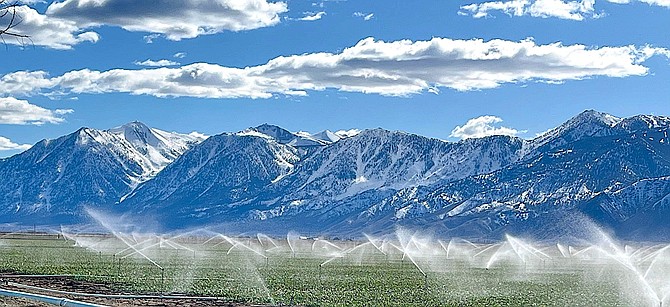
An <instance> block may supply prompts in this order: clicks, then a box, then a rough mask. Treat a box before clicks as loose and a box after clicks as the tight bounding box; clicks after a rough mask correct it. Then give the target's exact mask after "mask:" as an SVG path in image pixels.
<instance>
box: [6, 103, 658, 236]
mask: <svg viewBox="0 0 670 307" xmlns="http://www.w3.org/2000/svg"><path fill="white" fill-rule="evenodd" d="M669 128H670V118H668V117H665V116H652V115H638V116H633V117H629V118H618V117H615V116H612V115H609V114H605V113H601V112H597V111H593V110H587V111H584V112H582V113H580V114H578V115H577V116H575V117H573V118H571V119H569V120H568V121H567V122H565V123H564V124H562V125H560V126H559V127H556V128H554V129H552V130H550V131H548V132H546V133H544V134H542V135H540V136H538V137H536V138H533V139H522V138H518V137H510V136H489V137H484V138H476V139H465V140H462V141H459V142H447V141H443V140H439V139H434V138H427V137H423V136H419V135H415V134H410V133H406V132H400V131H389V130H384V129H370V130H364V131H360V132H358V131H355V132H354V131H350V132H348V133H344V132H340V133H333V132H330V131H324V132H320V133H316V134H309V133H305V132H298V133H293V132H290V131H287V130H285V129H283V128H281V127H278V126H273V125H268V124H264V125H261V126H258V127H252V128H248V129H246V130H243V131H240V132H234V133H222V134H219V135H214V136H210V137H208V138H204V137H202V136H198V135H194V134H191V135H187V134H179V133H169V132H165V131H162V130H158V129H154V128H148V127H146V126H145V125H143V124H142V123H139V122H132V123H129V124H126V125H124V126H121V127H118V128H114V129H110V130H104V131H103V130H95V129H89V128H82V129H80V130H78V131H76V132H74V133H72V134H69V135H66V136H63V137H61V138H58V139H55V140H43V141H41V142H39V143H37V144H35V145H34V146H33V147H32V148H31V149H29V150H27V151H25V152H23V153H21V154H18V155H15V156H12V157H9V158H5V159H2V160H0V176H2V178H3V179H4V180H3V181H2V182H0V222H3V223H13V224H16V225H20V224H33V223H35V221H40V223H39V224H43V225H60V224H83V223H88V222H90V219H89V218H88V215H87V214H86V210H87V209H95V210H99V211H101V212H109V213H112V214H116V215H123V216H128V217H134V218H137V219H144V220H147V219H151V220H153V221H156V224H158V225H160V227H161V228H162V229H161V230H162V231H169V230H179V229H189V228H196V227H216V228H220V229H222V230H225V231H228V232H236V233H255V232H265V233H270V234H282V233H283V234H285V233H286V232H288V231H290V230H294V231H299V232H302V233H308V234H314V235H328V236H331V237H355V236H360V235H361V234H362V233H363V232H365V233H370V234H383V233H389V232H392V231H393V230H394V229H395V228H396V227H397V226H404V227H410V228H417V229H422V230H424V231H430V232H433V233H436V234H437V235H439V236H444V237H456V236H457V237H464V238H476V239H496V238H500V237H501V236H503V235H504V234H505V233H514V234H519V235H524V236H529V237H536V238H540V239H553V238H558V237H565V236H571V237H580V236H583V234H584V233H585V232H589V231H591V230H592V228H591V226H590V225H601V226H602V227H604V228H605V229H607V230H609V231H611V232H613V233H615V234H616V235H617V236H618V237H621V238H626V239H644V240H663V238H667V236H668V235H670V227H669V226H668V225H670V223H669V222H670V214H669V213H670V144H668V142H669V141H670V139H669V138H668V129H669Z"/></svg>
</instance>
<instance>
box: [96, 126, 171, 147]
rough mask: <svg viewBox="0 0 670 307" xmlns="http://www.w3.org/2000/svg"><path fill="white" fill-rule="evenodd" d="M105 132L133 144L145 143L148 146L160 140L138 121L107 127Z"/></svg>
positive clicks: (154, 144)
mask: <svg viewBox="0 0 670 307" xmlns="http://www.w3.org/2000/svg"><path fill="white" fill-rule="evenodd" d="M107 132H109V133H111V134H115V135H117V136H120V137H122V138H124V139H126V140H127V141H128V142H130V143H133V144H147V145H150V146H158V145H159V144H161V140H160V139H159V138H158V137H157V136H156V134H154V132H153V131H152V129H151V128H149V127H148V126H147V125H145V124H144V123H142V122H139V121H132V122H129V123H127V124H125V125H123V126H119V127H116V128H112V129H109V130H107Z"/></svg>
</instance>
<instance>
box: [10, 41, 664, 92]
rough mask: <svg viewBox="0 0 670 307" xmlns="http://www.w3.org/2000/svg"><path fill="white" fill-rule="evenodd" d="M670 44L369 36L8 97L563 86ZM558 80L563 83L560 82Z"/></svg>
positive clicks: (40, 85) (34, 76)
mask: <svg viewBox="0 0 670 307" xmlns="http://www.w3.org/2000/svg"><path fill="white" fill-rule="evenodd" d="M668 54H669V53H668V50H667V49H662V48H653V47H649V46H645V47H636V46H621V47H600V48H589V47H586V46H583V45H570V46H564V45H562V44H561V43H553V44H548V45H538V44H536V43H535V42H534V41H532V40H528V39H527V40H523V41H519V42H514V41H506V40H491V41H483V40H481V39H474V40H452V39H447V38H433V39H431V40H429V41H416V42H413V41H410V40H401V41H395V42H384V41H378V40H374V39H373V38H367V39H364V40H361V41H360V42H358V43H357V44H356V45H355V46H353V47H349V48H346V49H344V50H343V51H342V52H341V53H337V54H333V53H310V54H302V55H294V56H286V57H278V58H275V59H272V60H270V61H269V62H267V63H266V64H263V65H259V66H252V67H246V68H235V67H225V66H220V65H216V64H207V63H195V64H190V65H185V66H181V67H174V68H167V67H162V68H152V69H137V70H127V69H113V70H108V71H94V70H89V69H84V70H75V71H70V72H67V73H65V74H63V75H61V76H56V77H49V76H48V75H47V74H46V73H45V72H41V71H36V72H25V71H19V72H14V73H10V74H7V75H4V76H2V78H0V92H2V93H5V94H8V95H13V96H17V95H30V94H37V93H40V94H45V93H49V92H54V91H55V92H65V93H68V92H69V93H74V94H80V93H93V94H95V93H111V92H123V93H131V94H134V95H153V96H157V97H179V96H188V97H203V98H240V97H244V98H269V97H272V96H273V95H274V94H284V95H306V94H307V91H309V90H316V91H321V90H324V89H329V88H330V89H336V90H339V91H345V92H361V93H371V94H381V95H388V96H404V95H410V94H415V93H421V92H426V91H430V92H437V89H439V88H450V89H454V90H458V91H469V90H481V89H489V88H495V87H498V86H500V85H502V84H505V83H526V82H548V83H561V82H564V81H568V80H581V79H586V78H593V77H600V76H602V77H619V78H621V77H628V76H643V75H646V74H647V73H648V68H647V67H645V66H644V65H643V63H644V61H646V60H647V59H648V58H650V57H652V56H654V55H661V56H663V55H665V56H668ZM557 86H558V85H557Z"/></svg>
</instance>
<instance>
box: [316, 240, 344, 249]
mask: <svg viewBox="0 0 670 307" xmlns="http://www.w3.org/2000/svg"><path fill="white" fill-rule="evenodd" d="M319 242H323V243H325V244H326V245H329V246H332V247H334V248H336V249H338V250H340V251H341V250H343V248H341V247H339V246H337V245H336V244H335V243H332V242H330V241H328V240H317V241H314V243H312V251H314V246H315V245H316V243H319Z"/></svg>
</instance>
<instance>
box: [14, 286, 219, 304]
mask: <svg viewBox="0 0 670 307" xmlns="http://www.w3.org/2000/svg"><path fill="white" fill-rule="evenodd" d="M7 285H8V286H12V287H17V288H23V289H29V290H35V291H44V292H49V293H57V294H65V295H72V296H82V297H99V298H116V299H190V300H224V299H225V298H223V297H216V296H178V295H132V294H130V295H126V294H98V293H81V292H70V291H62V290H54V289H47V288H42V287H35V286H29V285H24V284H19V283H15V282H8V283H7ZM67 306H70V305H67ZM93 306H99V305H93Z"/></svg>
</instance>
